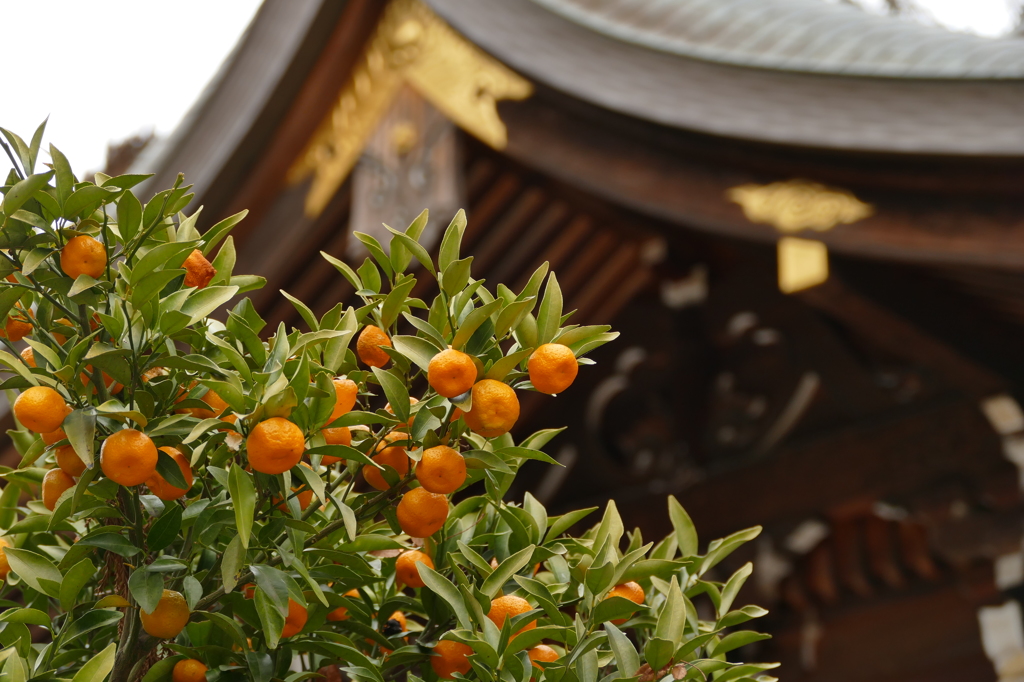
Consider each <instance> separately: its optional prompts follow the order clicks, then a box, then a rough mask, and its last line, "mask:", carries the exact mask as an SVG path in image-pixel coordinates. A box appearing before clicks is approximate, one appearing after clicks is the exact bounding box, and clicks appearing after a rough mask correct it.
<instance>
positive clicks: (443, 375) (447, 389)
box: [427, 348, 476, 398]
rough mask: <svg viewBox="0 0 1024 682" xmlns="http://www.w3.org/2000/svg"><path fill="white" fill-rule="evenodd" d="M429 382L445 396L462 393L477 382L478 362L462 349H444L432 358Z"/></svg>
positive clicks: (428, 373)
mask: <svg viewBox="0 0 1024 682" xmlns="http://www.w3.org/2000/svg"><path fill="white" fill-rule="evenodd" d="M427 383H429V384H430V387H431V388H432V389H434V390H435V391H437V394H438V395H443V396H444V397H445V398H454V397H455V396H457V395H462V394H463V393H465V392H466V391H468V390H469V389H471V388H473V384H475V383H476V364H475V363H474V362H473V358H472V357H470V356H469V355H467V354H466V353H463V352H462V351H459V350H453V349H451V348H449V349H448V350H443V351H441V352H440V353H438V354H437V355H435V356H434V357H433V358H431V359H430V364H429V365H428V366H427Z"/></svg>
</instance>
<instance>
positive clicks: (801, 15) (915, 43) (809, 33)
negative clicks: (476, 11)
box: [533, 0, 1024, 79]
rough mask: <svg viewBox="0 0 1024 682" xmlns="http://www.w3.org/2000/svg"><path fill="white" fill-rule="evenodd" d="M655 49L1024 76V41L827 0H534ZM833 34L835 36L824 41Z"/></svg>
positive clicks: (824, 67) (812, 69)
mask: <svg viewBox="0 0 1024 682" xmlns="http://www.w3.org/2000/svg"><path fill="white" fill-rule="evenodd" d="M533 2H535V3H536V4H538V5H541V6H542V7H544V8H545V9H547V10H549V11H551V12H554V13H556V14H558V15H559V16H562V17H564V18H566V19H569V20H571V21H573V22H575V23H577V24H580V25H581V26H585V27H587V28H588V29H590V30H592V31H595V32H597V33H601V34H603V35H606V36H609V37H611V38H615V39H616V40H621V41H624V42H628V43H633V44H635V45H639V46H641V47H645V48H648V49H654V50H660V51H663V52H667V53H670V54H675V55H679V56H682V57H690V58H695V59H704V60H708V61H714V62H720V63H723V64H732V65H734V66H750V67H758V68H765V69H777V70H783V71H802V72H809V73H828V74H842V75H853V76H884V77H900V78H986V79H987V78H1011V79H1012V78H1024V41H1022V40H1020V39H1018V38H984V37H981V36H977V35H972V34H969V33H957V32H953V31H948V30H945V29H943V28H940V27H937V26H925V25H921V24H917V23H914V22H912V21H909V20H905V19H900V18H892V17H883V16H878V15H874V14H869V13H867V12H864V11H862V10H860V9H859V8H857V7H855V6H852V5H849V4H842V3H826V2H822V0H661V1H657V0H533ZM825 36H827V40H824V39H822V38H823V37H825Z"/></svg>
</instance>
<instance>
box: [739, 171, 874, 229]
mask: <svg viewBox="0 0 1024 682" xmlns="http://www.w3.org/2000/svg"><path fill="white" fill-rule="evenodd" d="M727 196H728V197H729V199H730V200H731V201H733V202H735V203H737V204H739V205H740V207H741V208H742V209H743V214H744V215H745V216H746V217H747V220H749V221H750V222H752V223H764V224H767V225H771V226H772V227H774V228H775V229H776V230H778V231H779V232H786V233H791V232H800V231H801V230H817V231H818V232H824V231H826V230H831V229H832V228H833V227H835V226H836V225H848V224H850V223H855V222H857V221H858V220H863V219H864V218H867V217H868V216H870V215H872V214H873V213H874V212H875V209H874V207H873V206H872V205H871V204H866V203H864V202H863V201H861V200H860V199H858V198H857V197H855V196H854V195H853V193H852V192H849V191H847V190H844V189H835V188H832V187H826V186H825V185H821V184H819V183H817V182H810V181H809V180H786V181H784V182H773V183H771V184H769V185H754V184H750V185H740V186H739V187H733V188H732V189H730V190H728V192H727Z"/></svg>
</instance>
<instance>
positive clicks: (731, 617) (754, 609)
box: [717, 604, 768, 628]
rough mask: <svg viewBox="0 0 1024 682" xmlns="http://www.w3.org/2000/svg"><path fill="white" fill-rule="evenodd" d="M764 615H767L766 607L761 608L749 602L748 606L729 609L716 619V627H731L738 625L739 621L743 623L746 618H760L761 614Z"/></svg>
mask: <svg viewBox="0 0 1024 682" xmlns="http://www.w3.org/2000/svg"><path fill="white" fill-rule="evenodd" d="M766 615H768V609H763V608H761V607H760V606H754V605H753V604H750V605H749V606H744V607H743V608H742V609H737V610H736V611H730V612H729V613H727V614H725V615H724V616H722V617H721V618H720V619H719V620H718V624H717V627H718V628H731V627H733V626H734V625H739V624H740V623H745V622H747V621H748V620H753V619H754V618H761V617H762V616H766Z"/></svg>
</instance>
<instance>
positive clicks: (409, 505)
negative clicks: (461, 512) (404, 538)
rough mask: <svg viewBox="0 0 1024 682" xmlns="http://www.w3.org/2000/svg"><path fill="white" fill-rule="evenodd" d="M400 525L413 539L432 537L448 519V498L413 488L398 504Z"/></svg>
mask: <svg viewBox="0 0 1024 682" xmlns="http://www.w3.org/2000/svg"><path fill="white" fill-rule="evenodd" d="M396 511H397V515H398V525H399V526H401V528H402V532H404V533H405V534H406V535H408V536H409V537H413V538H426V537H430V536H431V535H433V534H434V533H436V532H437V531H439V530H441V528H442V527H443V526H444V522H445V521H446V520H447V519H448V498H447V497H445V496H444V495H438V494H437V493H432V492H430V491H429V490H424V489H423V488H413V489H412V490H410V491H409V492H407V493H406V494H404V495H402V501H401V502H399V503H398V509H397V510H396Z"/></svg>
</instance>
